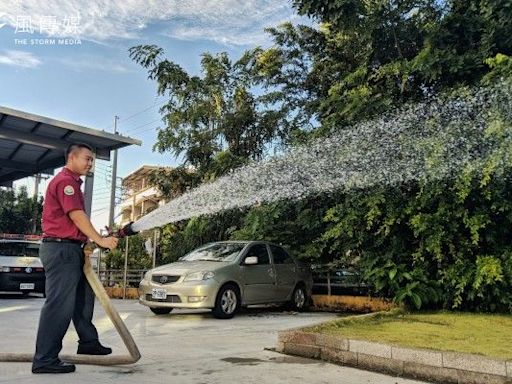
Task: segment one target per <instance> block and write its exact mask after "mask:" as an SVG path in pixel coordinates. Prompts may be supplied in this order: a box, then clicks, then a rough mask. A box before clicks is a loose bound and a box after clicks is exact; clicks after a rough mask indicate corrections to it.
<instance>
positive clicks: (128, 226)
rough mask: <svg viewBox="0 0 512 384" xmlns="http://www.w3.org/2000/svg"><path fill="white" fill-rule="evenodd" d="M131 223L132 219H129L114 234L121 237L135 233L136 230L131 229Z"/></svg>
mask: <svg viewBox="0 0 512 384" xmlns="http://www.w3.org/2000/svg"><path fill="white" fill-rule="evenodd" d="M132 224H133V221H130V222H129V223H128V224H126V225H125V226H124V227H123V228H121V229H119V230H118V231H117V234H116V235H115V236H116V237H118V238H120V239H122V238H123V237H127V236H133V235H136V234H137V233H138V232H137V231H134V230H133V228H132Z"/></svg>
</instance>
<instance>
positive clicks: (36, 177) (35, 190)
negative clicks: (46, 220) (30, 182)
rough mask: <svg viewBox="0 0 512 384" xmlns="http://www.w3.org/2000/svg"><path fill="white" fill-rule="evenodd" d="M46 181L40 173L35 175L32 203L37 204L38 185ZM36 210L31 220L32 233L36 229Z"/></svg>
mask: <svg viewBox="0 0 512 384" xmlns="http://www.w3.org/2000/svg"><path fill="white" fill-rule="evenodd" d="M46 179H48V177H42V176H41V174H40V173H37V174H36V175H35V186H34V202H35V203H36V204H37V201H38V200H39V184H40V183H41V180H46ZM37 213H38V212H37V209H36V210H35V211H34V218H33V219H32V220H33V223H32V233H34V234H35V233H36V229H37V219H38V215H37Z"/></svg>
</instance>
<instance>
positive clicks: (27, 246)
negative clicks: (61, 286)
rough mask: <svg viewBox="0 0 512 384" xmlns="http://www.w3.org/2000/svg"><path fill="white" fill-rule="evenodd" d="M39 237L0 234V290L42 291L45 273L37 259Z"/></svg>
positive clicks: (25, 292)
mask: <svg viewBox="0 0 512 384" xmlns="http://www.w3.org/2000/svg"><path fill="white" fill-rule="evenodd" d="M40 244H41V237H40V236H36V235H16V234H0V292H2V291H3V292H22V293H23V294H24V295H28V294H29V293H31V292H37V293H42V294H43V295H44V290H45V275H44V268H43V264H42V263H41V260H40V259H39V246H40Z"/></svg>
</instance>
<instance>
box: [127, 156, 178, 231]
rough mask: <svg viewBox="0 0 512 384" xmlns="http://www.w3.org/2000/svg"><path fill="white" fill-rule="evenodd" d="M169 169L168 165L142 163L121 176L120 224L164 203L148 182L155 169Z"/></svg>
mask: <svg viewBox="0 0 512 384" xmlns="http://www.w3.org/2000/svg"><path fill="white" fill-rule="evenodd" d="M169 169H170V168H169V167H158V166H152V165H143V166H142V167H140V168H139V169H137V170H136V171H135V172H132V173H130V174H129V175H128V176H126V177H125V178H123V182H122V186H123V190H124V193H123V199H122V201H121V223H120V225H121V226H123V225H125V224H128V223H129V222H130V221H137V220H138V219H140V218H141V217H142V216H144V215H145V214H147V213H149V212H151V211H152V210H154V209H156V208H158V207H160V206H162V205H164V204H165V203H166V201H165V199H164V198H163V197H162V196H161V194H160V192H159V191H158V189H157V188H156V187H153V186H151V185H150V184H149V177H150V175H151V174H152V173H153V172H155V171H159V170H169Z"/></svg>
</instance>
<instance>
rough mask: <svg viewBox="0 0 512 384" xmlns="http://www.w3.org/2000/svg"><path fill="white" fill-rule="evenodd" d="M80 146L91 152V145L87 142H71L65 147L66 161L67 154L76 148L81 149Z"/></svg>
mask: <svg viewBox="0 0 512 384" xmlns="http://www.w3.org/2000/svg"><path fill="white" fill-rule="evenodd" d="M81 148H87V149H88V150H89V151H91V152H93V150H92V147H91V146H90V145H89V144H85V143H74V144H71V145H70V146H68V148H67V149H66V161H68V158H69V154H70V153H71V152H73V151H76V150H77V149H81Z"/></svg>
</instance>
